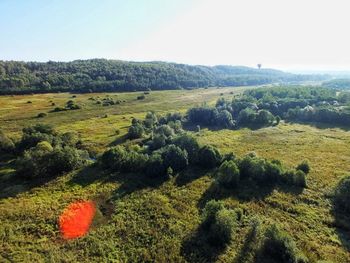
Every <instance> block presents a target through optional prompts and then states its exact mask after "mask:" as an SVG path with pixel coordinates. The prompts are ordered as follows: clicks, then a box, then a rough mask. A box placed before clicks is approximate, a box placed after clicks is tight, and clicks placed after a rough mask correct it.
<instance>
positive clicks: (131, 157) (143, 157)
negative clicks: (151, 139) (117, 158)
mask: <svg viewBox="0 0 350 263" xmlns="http://www.w3.org/2000/svg"><path fill="white" fill-rule="evenodd" d="M147 161H148V155H147V154H142V153H138V152H135V151H129V152H128V154H127V159H126V160H125V161H124V164H123V167H122V169H123V170H124V171H126V172H140V171H142V170H143V169H144V168H145V167H146V163H147Z"/></svg>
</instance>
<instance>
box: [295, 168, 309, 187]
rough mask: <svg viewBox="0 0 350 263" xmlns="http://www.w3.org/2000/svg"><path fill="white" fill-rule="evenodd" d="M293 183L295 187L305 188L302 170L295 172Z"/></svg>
mask: <svg viewBox="0 0 350 263" xmlns="http://www.w3.org/2000/svg"><path fill="white" fill-rule="evenodd" d="M293 183H294V185H296V186H300V187H306V174H305V173H304V172H303V171H302V170H297V171H296V172H295V174H294V178H293Z"/></svg>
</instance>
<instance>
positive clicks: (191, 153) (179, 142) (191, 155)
mask: <svg viewBox="0 0 350 263" xmlns="http://www.w3.org/2000/svg"><path fill="white" fill-rule="evenodd" d="M171 142H172V143H173V144H175V145H176V146H178V147H180V148H181V149H182V150H186V152H187V153H188V159H189V162H190V163H195V162H196V161H197V160H198V152H199V149H200V146H199V143H198V142H197V140H196V138H195V137H193V136H192V135H190V134H181V135H179V136H177V137H175V138H174V139H173V140H172V141H171Z"/></svg>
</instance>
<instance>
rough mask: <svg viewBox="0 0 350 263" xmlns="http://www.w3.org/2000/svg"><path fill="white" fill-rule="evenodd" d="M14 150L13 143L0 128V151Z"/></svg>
mask: <svg viewBox="0 0 350 263" xmlns="http://www.w3.org/2000/svg"><path fill="white" fill-rule="evenodd" d="M14 150H15V144H14V143H13V141H12V140H11V139H10V138H9V137H7V135H6V134H5V133H4V132H3V131H2V130H0V153H12V152H13V151H14Z"/></svg>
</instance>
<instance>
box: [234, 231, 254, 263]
mask: <svg viewBox="0 0 350 263" xmlns="http://www.w3.org/2000/svg"><path fill="white" fill-rule="evenodd" d="M258 242H259V240H258V229H257V228H255V227H254V226H252V227H251V228H250V229H249V232H248V233H247V235H246V238H245V240H244V243H243V246H242V248H241V250H240V251H239V253H238V255H237V256H236V258H235V259H234V261H233V262H234V263H245V262H251V261H252V260H254V259H256V252H257V251H256V250H257V244H258Z"/></svg>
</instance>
